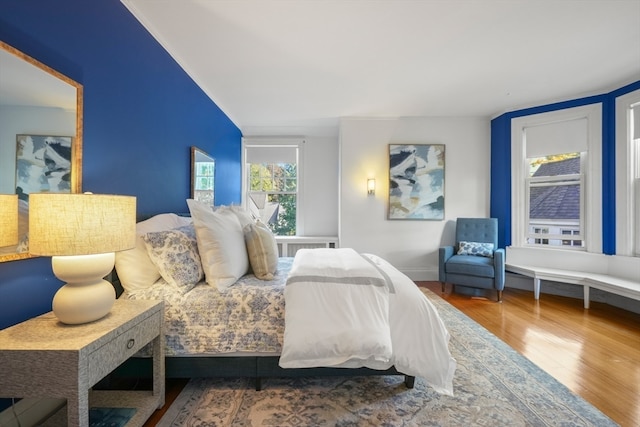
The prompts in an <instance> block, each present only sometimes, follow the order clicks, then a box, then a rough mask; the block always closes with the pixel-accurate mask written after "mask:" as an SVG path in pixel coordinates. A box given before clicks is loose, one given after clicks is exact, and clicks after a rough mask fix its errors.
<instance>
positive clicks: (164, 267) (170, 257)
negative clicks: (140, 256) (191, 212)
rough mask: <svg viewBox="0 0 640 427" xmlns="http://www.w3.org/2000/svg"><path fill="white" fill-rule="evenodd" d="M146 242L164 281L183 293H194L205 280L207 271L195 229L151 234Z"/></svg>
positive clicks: (144, 238)
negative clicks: (193, 290)
mask: <svg viewBox="0 0 640 427" xmlns="http://www.w3.org/2000/svg"><path fill="white" fill-rule="evenodd" d="M142 240H144V243H145V245H146V247H147V253H148V254H149V258H151V261H152V262H153V263H154V264H155V265H156V267H158V271H159V272H160V275H161V276H162V278H163V279H164V280H166V281H167V282H168V283H171V284H173V285H175V286H177V287H178V288H179V289H180V290H181V291H182V293H186V292H188V291H190V290H191V289H193V288H194V287H195V286H196V284H197V283H198V282H199V281H200V280H202V279H203V277H204V271H203V269H202V263H201V261H200V255H199V254H198V243H197V241H196V233H195V229H194V228H193V225H185V226H183V227H178V228H174V229H173V230H167V231H158V232H153V233H147V234H145V235H143V236H142Z"/></svg>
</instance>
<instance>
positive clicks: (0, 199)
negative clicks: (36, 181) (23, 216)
mask: <svg viewBox="0 0 640 427" xmlns="http://www.w3.org/2000/svg"><path fill="white" fill-rule="evenodd" d="M17 244H18V195H17V194H0V247H2V246H13V245H17Z"/></svg>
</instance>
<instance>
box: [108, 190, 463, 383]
mask: <svg viewBox="0 0 640 427" xmlns="http://www.w3.org/2000/svg"><path fill="white" fill-rule="evenodd" d="M189 203H190V204H189V207H190V211H191V217H183V216H179V215H175V214H160V215H156V216H154V217H152V218H150V219H148V220H146V221H143V222H140V223H138V225H137V234H138V241H137V245H136V248H134V249H132V250H130V251H125V252H121V253H118V254H116V271H117V276H118V279H119V283H120V284H121V285H122V288H123V292H121V295H120V296H119V297H120V298H127V299H160V300H163V301H164V302H165V325H164V328H165V330H164V331H165V338H166V339H165V344H166V346H165V354H166V363H165V367H166V376H167V377H168V378H191V377H249V378H253V379H255V382H256V389H260V388H261V387H262V379H263V378H268V377H290V376H312V375H313V376H315V375H344V376H351V375H391V374H393V375H404V376H405V384H406V385H407V386H408V387H409V388H412V387H413V383H414V380H415V377H423V378H425V379H426V381H427V382H428V383H429V384H430V385H431V386H432V387H433V388H434V389H435V390H436V391H438V392H440V393H444V394H449V395H451V394H452V393H453V390H452V379H453V375H454V372H455V367H456V364H455V360H454V359H453V358H452V357H451V355H450V354H449V351H448V339H449V335H448V332H447V330H446V328H445V327H444V324H443V323H442V321H441V320H440V318H439V316H438V314H437V311H436V310H435V308H434V307H433V306H432V305H431V303H430V302H429V301H428V300H427V299H426V297H425V296H424V295H423V294H422V293H421V292H420V290H419V289H418V288H417V287H416V285H415V284H414V283H413V282H412V281H411V280H410V279H409V278H408V277H406V276H405V275H404V274H402V273H400V272H399V271H398V270H396V269H395V268H394V267H392V266H391V265H390V264H389V263H388V262H386V261H385V260H383V259H381V258H379V257H377V256H375V255H371V254H358V253H357V252H355V251H353V250H351V249H322V250H320V249H305V250H301V251H299V252H298V253H297V254H296V257H295V258H280V257H278V256H277V247H275V241H273V242H271V241H270V240H269V233H270V232H267V231H265V230H264V228H266V227H264V226H261V224H256V223H255V221H254V220H253V219H252V218H250V217H248V216H247V215H246V213H244V212H242V210H240V209H238V208H231V207H230V208H226V209H225V208H223V209H218V210H216V211H213V210H211V208H210V207H206V209H205V208H203V206H194V203H192V202H189ZM212 213H213V214H212ZM214 216H218V218H214ZM220 216H226V219H227V220H228V223H225V222H224V221H222V222H221V220H220V218H219V217H220ZM233 218H236V219H235V220H233ZM235 221H237V222H238V227H239V229H240V230H242V236H243V240H242V245H241V244H240V242H239V241H238V239H237V236H236V237H235V241H231V240H230V239H229V238H228V236H227V234H229V230H230V229H233V230H235V231H233V232H232V234H237V230H238V227H236V224H235ZM243 222H244V224H243ZM205 224H206V225H205ZM203 228H205V229H206V230H205V231H206V232H208V233H210V234H209V235H204V234H203ZM255 228H260V229H261V230H258V231H259V232H260V233H259V235H261V236H262V237H263V238H256V239H251V238H250V236H249V234H250V233H249V232H250V231H252V230H253V231H254V232H255V231H256V230H255ZM212 230H213V231H212ZM211 233H213V234H216V233H217V234H218V235H211ZM221 235H223V236H221ZM256 236H258V235H257V234H255V233H254V237H256ZM212 241H215V243H216V245H212ZM256 242H257V243H256ZM213 246H215V247H213ZM274 247H275V256H274ZM256 248H257V249H256ZM241 252H245V253H246V254H247V255H246V256H247V261H246V265H245V262H244V260H243V261H241V262H240V264H241V265H240V267H238V266H237V265H236V264H238V262H237V258H238V257H241V256H242V254H241ZM256 253H258V254H259V256H256ZM225 257H226V258H225ZM256 258H259V259H256ZM221 259H223V261H224V259H226V261H227V264H229V261H231V262H230V264H233V265H223V266H220V265H217V266H216V268H217V273H215V274H217V276H216V277H215V278H214V273H212V272H211V269H210V266H211V265H213V264H216V263H218V264H220V262H221ZM346 260H352V261H350V262H354V263H355V264H354V265H347V266H346V267H347V268H346V270H345V269H344V267H345V266H344V265H343V268H341V269H338V268H337V267H336V268H335V269H333V268H329V269H327V268H326V267H327V266H328V265H329V266H332V265H334V264H336V263H337V264H340V263H342V264H344V263H346ZM208 268H209V271H208V270H207V269H208ZM314 269H315V270H314ZM365 269H366V273H365ZM220 271H222V273H220ZM328 271H332V272H333V273H330V274H328V273H327V272H328ZM345 271H351V272H354V271H355V272H356V273H357V274H355V276H356V277H355V278H356V280H357V281H359V282H358V283H357V285H353V284H348V283H346V282H345V280H351V279H345V277H344V276H346V275H347V274H345ZM365 276H371V277H365ZM328 277H332V279H331V280H329V279H327V278H328ZM318 278H320V280H318ZM336 278H338V279H336ZM336 282H339V283H336ZM365 282H366V283H365ZM344 289H352V291H351V292H355V293H354V294H352V295H349V296H348V297H344V294H341V293H338V294H336V292H344ZM305 300H306V301H305ZM322 300H325V301H330V302H329V303H327V304H319V303H318V301H322ZM364 300H368V301H369V303H367V304H362V301H364ZM354 301H355V302H354ZM305 304H306V305H305ZM340 304H343V305H342V306H341V305H340ZM285 305H286V306H287V307H288V309H287V310H285ZM323 306H324V309H323V308H322V307H323ZM371 306H374V307H376V309H375V310H370V309H369V307H371ZM296 307H297V309H296ZM327 307H328V309H327ZM358 307H360V308H358ZM354 310H356V311H362V313H356V312H354ZM341 313H342V314H341ZM323 315H325V316H326V317H325V318H324V320H322V321H317V319H319V317H318V316H323ZM305 316H306V317H305ZM354 316H355V317H354ZM340 318H343V323H336V322H338V321H339V319H340ZM334 331H339V332H340V333H338V334H335V333H333V332H334ZM363 331H365V332H363ZM349 333H351V334H355V335H357V336H358V337H363V336H365V335H367V334H368V335H367V336H368V337H369V338H370V339H367V340H362V339H360V338H359V339H355V338H353V336H349V335H348V334H349ZM323 334H324V335H323ZM345 334H347V335H345ZM335 336H338V338H336V339H338V340H339V341H331V340H332V339H334V338H335ZM319 337H322V338H321V339H319ZM305 340H306V341H307V342H305ZM359 341H363V342H364V341H367V344H366V346H365V344H363V345H358V348H357V349H355V350H354V347H353V345H352V344H353V343H354V342H359ZM350 345H351V347H350ZM336 349H338V350H336ZM358 352H359V353H358ZM345 355H346V357H345ZM147 356H148V354H144V353H141V354H139V357H135V358H132V359H131V360H130V361H129V362H128V363H127V364H125V365H123V366H122V367H121V368H120V369H119V370H118V372H117V374H118V375H125V376H130V375H135V376H138V375H140V374H141V373H142V374H143V375H150V373H151V367H150V363H149V357H147Z"/></svg>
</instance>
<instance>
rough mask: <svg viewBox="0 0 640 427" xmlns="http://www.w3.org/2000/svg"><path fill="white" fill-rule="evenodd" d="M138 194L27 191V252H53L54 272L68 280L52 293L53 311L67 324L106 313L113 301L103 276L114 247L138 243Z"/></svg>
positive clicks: (110, 266)
mask: <svg viewBox="0 0 640 427" xmlns="http://www.w3.org/2000/svg"><path fill="white" fill-rule="evenodd" d="M135 230H136V198H135V197H132V196H116V195H107V194H91V193H85V194H69V193H35V194H30V195H29V252H30V253H31V254H33V255H44V256H52V258H51V265H52V267H53V273H54V274H55V276H56V277H57V278H58V279H60V280H62V281H63V282H66V284H65V285H64V286H62V287H61V288H60V289H59V290H58V291H57V292H56V294H55V296H54V298H53V304H52V308H53V313H54V314H55V315H56V317H57V318H58V319H59V320H60V321H61V322H62V323H67V324H74V325H75V324H81V323H87V322H92V321H94V320H98V319H100V318H102V317H104V316H105V315H106V314H107V313H109V311H110V310H111V307H112V306H113V303H114V302H115V290H114V288H113V286H112V285H111V284H110V283H109V282H107V281H106V280H103V278H104V277H105V276H106V275H107V274H109V273H110V272H111V270H113V266H114V263H115V254H114V252H116V251H122V250H126V249H131V248H133V247H134V246H135V243H136V240H135V239H136V233H135Z"/></svg>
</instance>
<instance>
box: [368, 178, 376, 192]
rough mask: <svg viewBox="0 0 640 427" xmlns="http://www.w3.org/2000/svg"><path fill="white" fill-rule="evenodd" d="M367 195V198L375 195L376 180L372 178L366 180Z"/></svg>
mask: <svg viewBox="0 0 640 427" xmlns="http://www.w3.org/2000/svg"><path fill="white" fill-rule="evenodd" d="M367 194H368V195H369V196H373V195H374V194H376V180H375V179H374V178H369V179H367Z"/></svg>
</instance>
